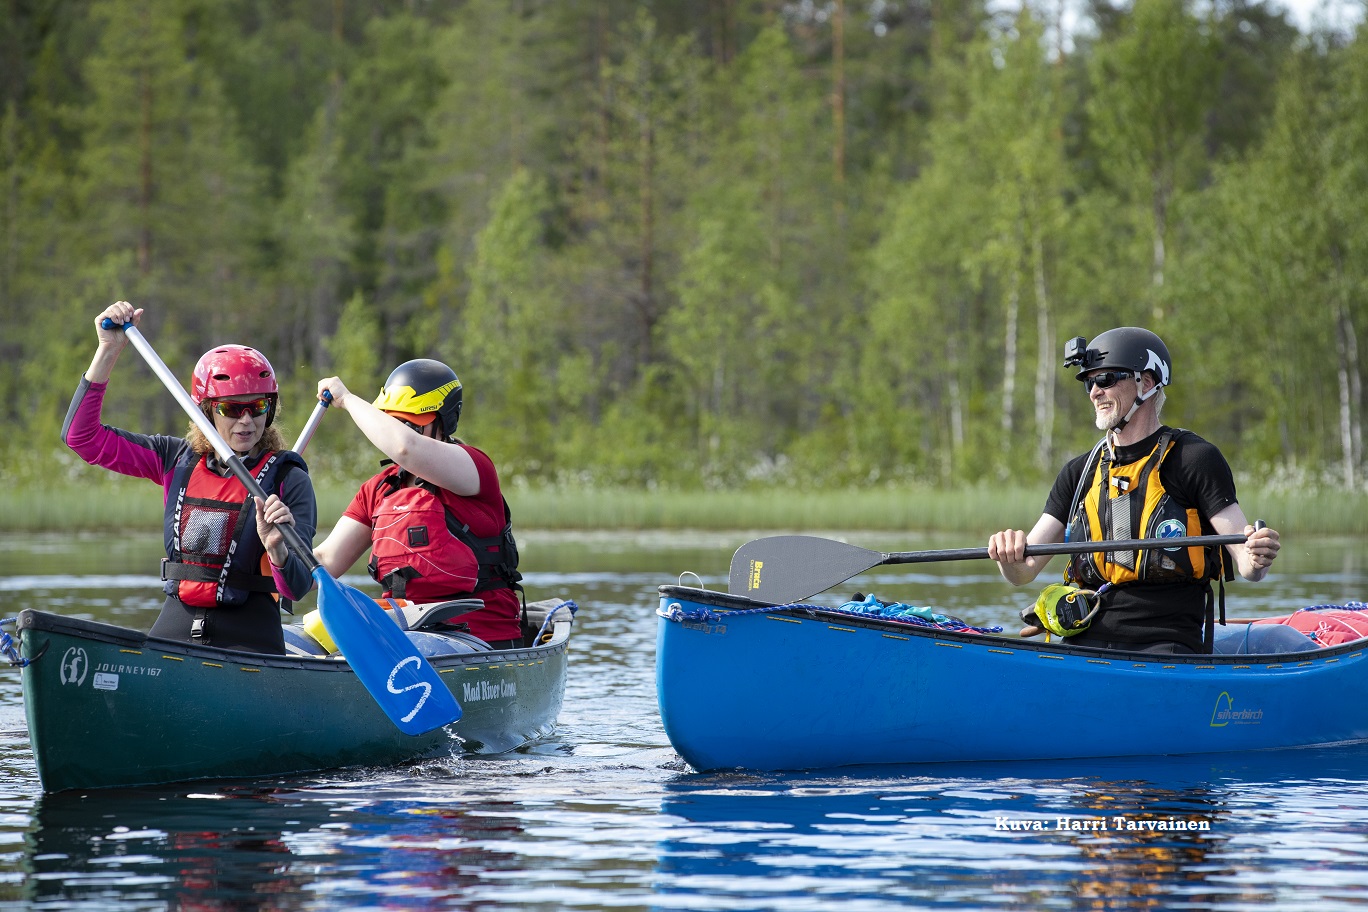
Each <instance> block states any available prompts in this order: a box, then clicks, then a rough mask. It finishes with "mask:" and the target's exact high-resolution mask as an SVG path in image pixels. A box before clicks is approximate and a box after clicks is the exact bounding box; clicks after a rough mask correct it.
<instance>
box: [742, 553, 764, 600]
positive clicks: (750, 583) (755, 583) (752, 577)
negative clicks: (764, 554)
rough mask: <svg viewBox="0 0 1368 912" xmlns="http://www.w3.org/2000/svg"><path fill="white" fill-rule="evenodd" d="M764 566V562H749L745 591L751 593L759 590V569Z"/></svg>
mask: <svg viewBox="0 0 1368 912" xmlns="http://www.w3.org/2000/svg"><path fill="white" fill-rule="evenodd" d="M763 566H765V562H764V561H758V560H753V561H751V562H750V574H749V575H748V576H747V577H746V591H747V592H753V591H754V590H756V589H759V588H760V568H761V567H763Z"/></svg>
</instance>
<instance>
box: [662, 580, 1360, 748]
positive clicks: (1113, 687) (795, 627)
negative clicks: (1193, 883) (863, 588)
mask: <svg viewBox="0 0 1368 912" xmlns="http://www.w3.org/2000/svg"><path fill="white" fill-rule="evenodd" d="M707 612H711V613H712V614H711V616H708V615H707ZM657 614H658V616H659V620H658V622H657V623H658V629H657V643H656V646H657V655H656V672H657V681H656V683H657V694H658V698H659V701H660V711H661V719H662V722H663V723H664V726H665V731H666V734H667V735H668V736H669V738H670V742H671V744H673V745H674V747H675V749H676V750H677V751H678V752H679V754H680V756H681V757H683V759H684V760H685V762H687V763H688V764H689V765H690V766H692V767H693V768H694V769H697V770H716V769H735V768H739V769H752V770H780V769H820V768H825V767H836V766H849V765H861V764H878V763H934V762H951V761H976V760H1035V759H1052V760H1061V759H1078V758H1085V757H1101V756H1143V755H1160V754H1196V753H1210V752H1222V751H1247V750H1264V749H1271V748H1286V747H1304V746H1312V745H1330V744H1341V743H1345V742H1355V741H1364V740H1368V665H1365V662H1368V640H1365V641H1359V642H1358V643H1357V644H1345V645H1343V646H1340V647H1336V648H1332V649H1324V650H1317V651H1315V652H1312V653H1297V654H1294V655H1286V656H1279V657H1273V656H1267V657H1261V656H1248V655H1241V656H1154V655H1145V654H1137V653H1118V652H1104V651H1101V650H1094V649H1083V648H1070V647H1064V646H1060V645H1049V644H1043V643H1041V644H1037V643H1033V642H1030V641H1026V640H1021V639H1016V638H1011V639H1009V638H1006V637H988V636H979V635H972V634H957V633H950V632H945V631H939V630H930V629H927V628H920V627H913V626H910V625H905V624H896V623H891V622H885V621H877V620H869V619H864V618H852V617H849V616H845V615H842V614H839V613H836V612H827V611H820V610H817V611H806V610H802V609H798V610H794V609H789V610H773V609H769V610H764V609H763V606H762V605H760V604H759V603H755V602H751V601H750V600H748V599H744V598H738V597H734V596H726V595H720V594H718V593H711V592H706V591H703V590H694V589H687V588H685V587H676V586H664V587H661V607H660V610H659V611H658V612H657Z"/></svg>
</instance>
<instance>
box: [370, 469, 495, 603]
mask: <svg viewBox="0 0 1368 912" xmlns="http://www.w3.org/2000/svg"><path fill="white" fill-rule="evenodd" d="M409 479H413V476H412V475H410V474H409V473H407V472H403V471H401V470H398V469H397V468H396V469H391V474H390V475H388V476H387V477H386V478H385V479H384V480H383V481H382V482H381V490H380V495H381V496H380V498H379V500H378V501H377V502H376V507H375V510H374V513H373V514H372V516H371V559H370V562H369V563H368V564H367V566H366V569H367V570H369V571H370V575H371V576H372V577H373V578H374V579H375V580H376V581H378V582H379V583H380V584H381V585H382V586H384V587H385V594H386V595H387V596H393V597H394V598H404V599H408V600H410V601H414V602H427V601H440V600H444V599H449V598H452V597H454V596H458V595H470V594H478V593H481V592H486V591H488V590H490V589H515V590H521V589H522V586H521V585H520V581H521V580H522V574H521V573H519V572H518V544H517V542H516V541H515V540H514V538H513V523H512V513H511V512H510V511H509V509H508V501H507V500H505V501H504V528H503V531H502V532H501V533H500V534H499V535H492V536H487V537H481V536H478V535H475V534H474V533H473V532H471V531H470V526H469V525H467V524H466V523H464V522H462V521H461V520H460V519H459V518H457V513H458V512H459V511H461V510H462V509H463V506H464V505H463V504H462V502H461V501H462V500H463V499H464V498H462V497H461V495H459V494H455V493H453V492H451V491H448V490H446V489H444V488H439V487H437V486H436V485H434V484H432V483H430V482H427V481H423V480H422V479H416V480H415V481H414V483H413V484H411V485H410V484H406V483H405V482H406V481H407V480H409ZM385 488H388V490H385Z"/></svg>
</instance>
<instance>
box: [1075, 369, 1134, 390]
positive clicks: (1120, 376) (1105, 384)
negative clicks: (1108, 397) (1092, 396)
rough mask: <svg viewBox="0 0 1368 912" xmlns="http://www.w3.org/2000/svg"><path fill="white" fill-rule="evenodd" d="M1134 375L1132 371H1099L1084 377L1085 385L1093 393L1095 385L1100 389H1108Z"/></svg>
mask: <svg viewBox="0 0 1368 912" xmlns="http://www.w3.org/2000/svg"><path fill="white" fill-rule="evenodd" d="M1134 376H1135V374H1133V373H1131V372H1130V371H1099V372H1098V373H1096V374H1093V375H1092V376H1090V377H1084V378H1083V385H1084V386H1085V387H1087V389H1088V392H1090V393H1091V392H1092V390H1093V387H1094V386H1095V387H1097V388H1098V389H1104V390H1107V389H1111V388H1112V387H1113V386H1116V384H1118V383H1120V382H1121V381H1122V380H1129V379H1130V378H1131V377H1134Z"/></svg>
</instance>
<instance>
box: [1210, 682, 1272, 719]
mask: <svg viewBox="0 0 1368 912" xmlns="http://www.w3.org/2000/svg"><path fill="white" fill-rule="evenodd" d="M1262 721H1263V710H1262V709H1236V708H1235V701H1234V700H1232V699H1231V698H1230V694H1229V693H1227V692H1226V691H1224V690H1223V691H1221V694H1220V696H1218V697H1217V698H1216V706H1215V707H1214V708H1213V709H1212V710H1211V727H1212V728H1225V727H1226V726H1227V725H1258V724H1259V723H1260V722H1262Z"/></svg>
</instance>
